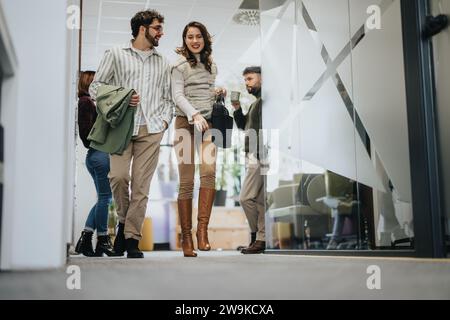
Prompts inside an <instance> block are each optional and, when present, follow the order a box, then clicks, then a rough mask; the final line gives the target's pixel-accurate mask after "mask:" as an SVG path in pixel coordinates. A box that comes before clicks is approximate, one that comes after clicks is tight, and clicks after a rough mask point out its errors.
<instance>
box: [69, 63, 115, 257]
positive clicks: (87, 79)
mask: <svg viewBox="0 0 450 320" xmlns="http://www.w3.org/2000/svg"><path fill="white" fill-rule="evenodd" d="M94 75H95V72H94V71H84V72H81V73H80V79H79V82H78V129H79V134H80V138H81V141H83V145H84V146H85V147H86V148H87V149H88V152H87V155H86V167H87V169H88V171H89V173H90V174H91V176H92V179H94V184H95V189H96V191H97V203H96V204H95V205H94V206H93V207H92V209H91V211H90V212H89V215H88V217H87V220H86V224H85V227H84V230H83V231H82V232H81V237H80V239H79V240H78V242H77V245H76V247H75V251H76V252H77V253H82V254H83V255H85V256H87V257H101V256H102V255H103V253H106V254H107V255H108V256H112V255H114V251H113V249H112V244H111V240H110V238H109V235H108V206H109V203H110V202H111V197H112V196H111V188H110V186H109V180H108V173H109V155H108V154H107V153H104V152H101V151H98V150H95V149H93V148H90V147H89V140H88V139H87V137H88V135H89V132H90V131H91V128H92V126H93V125H94V122H95V119H96V118H97V112H96V110H95V104H94V102H93V101H92V100H91V98H90V96H89V93H88V92H89V85H90V84H91V82H92V80H93V79H94ZM95 230H97V245H96V247H95V252H94V250H93V248H92V235H93V234H94V231H95Z"/></svg>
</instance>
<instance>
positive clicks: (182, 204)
mask: <svg viewBox="0 0 450 320" xmlns="http://www.w3.org/2000/svg"><path fill="white" fill-rule="evenodd" d="M178 215H179V217H180V226H181V248H182V249H183V254H184V256H185V257H196V256H197V253H196V252H195V251H194V242H193V241H192V232H191V230H192V199H183V200H180V199H178Z"/></svg>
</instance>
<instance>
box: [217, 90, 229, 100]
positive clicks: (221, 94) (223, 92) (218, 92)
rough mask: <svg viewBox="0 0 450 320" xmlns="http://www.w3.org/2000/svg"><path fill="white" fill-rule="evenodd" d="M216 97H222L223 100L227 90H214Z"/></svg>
mask: <svg viewBox="0 0 450 320" xmlns="http://www.w3.org/2000/svg"><path fill="white" fill-rule="evenodd" d="M216 96H222V97H224V98H225V97H226V96H227V90H226V89H225V88H216Z"/></svg>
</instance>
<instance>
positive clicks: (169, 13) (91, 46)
mask: <svg viewBox="0 0 450 320" xmlns="http://www.w3.org/2000/svg"><path fill="white" fill-rule="evenodd" d="M242 1H243V0H84V1H83V21H82V24H83V26H82V27H83V30H82V56H81V69H82V70H96V69H97V66H98V63H99V62H100V59H101V58H102V56H103V53H104V51H105V50H106V49H108V48H110V47H112V46H114V45H118V44H122V43H124V42H127V41H129V40H130V39H131V37H132V36H131V28H130V19H131V17H132V16H133V15H134V14H135V13H136V12H138V11H141V10H143V9H146V8H149V9H155V10H157V11H159V12H160V13H161V14H162V15H163V16H164V18H165V21H164V22H165V23H164V29H165V30H164V33H165V35H164V36H163V38H162V39H161V40H160V43H159V47H158V50H159V51H160V52H161V53H162V54H163V55H165V56H166V57H167V59H169V61H170V62H173V61H175V60H176V58H177V57H176V54H175V53H174V49H175V48H176V47H177V46H180V45H181V42H182V40H181V33H182V31H183V28H184V26H185V25H186V24H187V23H188V22H190V21H193V20H197V21H200V22H202V23H203V24H205V25H206V27H207V28H208V31H209V32H210V34H211V35H212V36H213V56H214V60H215V62H216V63H217V66H218V68H219V75H218V78H217V84H218V85H230V84H238V83H240V82H242V76H241V74H242V70H243V69H244V68H245V67H246V66H248V65H259V64H260V60H261V59H260V46H259V37H260V28H259V26H247V25H240V24H237V23H236V22H234V21H233V19H232V18H233V16H234V15H235V14H236V13H237V12H238V11H239V6H240V5H241V3H242Z"/></svg>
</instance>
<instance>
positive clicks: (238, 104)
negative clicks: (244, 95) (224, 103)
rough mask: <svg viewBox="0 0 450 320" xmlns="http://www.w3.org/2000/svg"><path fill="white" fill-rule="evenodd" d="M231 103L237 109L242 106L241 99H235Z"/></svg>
mask: <svg viewBox="0 0 450 320" xmlns="http://www.w3.org/2000/svg"><path fill="white" fill-rule="evenodd" d="M231 105H232V106H233V107H234V109H235V110H237V109H239V108H240V107H241V103H240V102H239V101H233V102H231Z"/></svg>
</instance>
